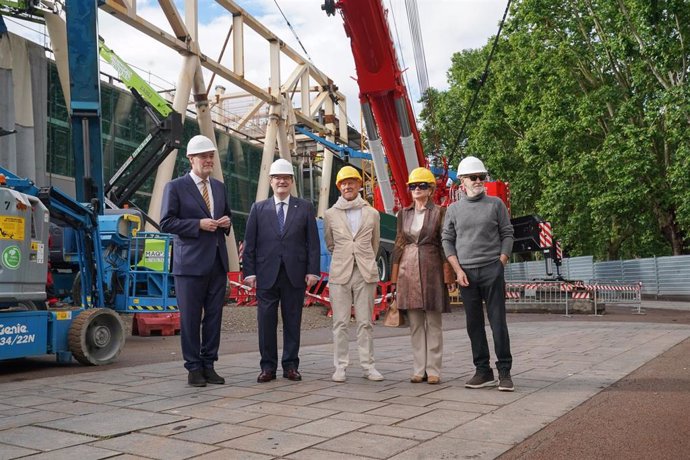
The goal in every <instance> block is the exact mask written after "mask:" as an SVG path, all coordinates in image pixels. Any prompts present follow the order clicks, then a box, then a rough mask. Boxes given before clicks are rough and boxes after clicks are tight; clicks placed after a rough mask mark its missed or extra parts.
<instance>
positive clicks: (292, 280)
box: [242, 159, 320, 383]
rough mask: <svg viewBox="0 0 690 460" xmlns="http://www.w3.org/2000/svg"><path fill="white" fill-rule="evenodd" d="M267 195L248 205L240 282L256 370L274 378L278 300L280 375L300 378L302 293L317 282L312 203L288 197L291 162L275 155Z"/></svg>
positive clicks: (317, 255) (317, 253) (267, 379)
mask: <svg viewBox="0 0 690 460" xmlns="http://www.w3.org/2000/svg"><path fill="white" fill-rule="evenodd" d="M269 175H270V176H271V188H272V189H273V197H271V198H269V199H267V200H264V201H260V202H258V203H254V205H253V206H252V209H251V211H249V218H248V219H247V228H246V230H245V235H244V253H243V258H242V263H243V272H244V276H245V283H246V284H248V285H249V286H251V287H256V298H257V301H258V308H257V320H258V323H259V352H260V353H261V373H260V374H259V377H258V378H257V382H259V383H263V382H270V381H271V380H274V379H275V378H276V369H277V368H278V339H277V332H276V329H277V327H278V304H280V312H281V317H282V319H283V357H282V360H281V361H282V362H281V364H282V368H283V377H285V378H286V379H289V380H302V376H301V374H300V373H299V370H298V368H299V343H300V327H301V324H302V307H303V305H304V291H305V289H306V288H307V287H311V286H313V285H314V284H316V282H317V281H318V280H319V273H320V266H319V262H320V246H319V234H318V230H317V228H316V216H315V212H314V206H313V205H312V204H311V203H310V202H309V201H306V200H303V199H301V198H296V197H294V196H290V189H291V187H292V182H293V180H294V177H293V176H294V172H293V169H292V164H290V162H289V161H287V160H284V159H280V160H276V161H274V162H273V164H272V165H271V169H270V171H269Z"/></svg>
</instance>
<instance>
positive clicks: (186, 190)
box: [160, 174, 231, 276]
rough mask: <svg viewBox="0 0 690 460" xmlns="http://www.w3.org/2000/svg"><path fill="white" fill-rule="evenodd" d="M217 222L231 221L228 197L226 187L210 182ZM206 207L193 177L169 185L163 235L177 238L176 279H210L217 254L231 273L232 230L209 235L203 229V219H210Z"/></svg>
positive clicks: (163, 219) (174, 255)
mask: <svg viewBox="0 0 690 460" xmlns="http://www.w3.org/2000/svg"><path fill="white" fill-rule="evenodd" d="M210 185H211V193H213V207H214V210H213V212H214V216H215V219H219V218H220V217H222V216H224V215H225V216H228V217H231V213H230V206H229V204H228V201H227V197H226V196H225V186H224V185H223V183H222V182H220V181H219V180H217V179H213V178H210ZM210 217H211V215H210V214H209V212H208V210H207V209H206V203H204V199H203V198H202V196H201V193H199V189H198V188H197V186H196V184H194V179H192V177H191V176H190V175H189V174H186V175H184V176H182V177H179V178H177V179H175V180H173V181H170V182H168V183H167V184H166V185H165V191H164V192H163V203H162V205H161V223H160V225H161V231H163V232H165V233H172V234H174V235H175V239H174V241H173V275H196V276H203V275H208V274H209V273H210V272H211V270H212V269H213V263H214V262H215V258H216V251H219V252H220V258H221V260H222V261H223V267H224V268H225V271H226V272H227V271H228V251H227V248H226V246H225V235H226V234H228V233H230V229H229V228H228V229H222V228H219V229H218V230H216V231H215V232H207V231H204V230H201V228H199V221H200V220H201V219H205V218H210Z"/></svg>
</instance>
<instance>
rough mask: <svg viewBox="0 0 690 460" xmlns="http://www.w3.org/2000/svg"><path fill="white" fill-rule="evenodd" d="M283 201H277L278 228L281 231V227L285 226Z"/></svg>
mask: <svg viewBox="0 0 690 460" xmlns="http://www.w3.org/2000/svg"><path fill="white" fill-rule="evenodd" d="M283 206H285V203H283V202H282V201H281V202H280V203H278V230H280V233H283V228H285V211H284V210H283Z"/></svg>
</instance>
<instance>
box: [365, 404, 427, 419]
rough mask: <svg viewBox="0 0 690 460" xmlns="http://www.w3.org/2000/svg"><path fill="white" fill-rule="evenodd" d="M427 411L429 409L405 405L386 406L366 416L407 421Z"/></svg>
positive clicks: (371, 411)
mask: <svg viewBox="0 0 690 460" xmlns="http://www.w3.org/2000/svg"><path fill="white" fill-rule="evenodd" d="M429 410H430V409H427V408H425V407H419V406H408V405H405V404H387V405H385V406H382V407H379V408H378V409H373V410H370V411H368V412H367V413H366V414H367V415H379V416H383V417H393V418H401V419H409V418H414V417H417V416H419V415H422V414H424V413H426V412H429Z"/></svg>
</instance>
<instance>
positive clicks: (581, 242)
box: [422, 0, 690, 259]
mask: <svg viewBox="0 0 690 460" xmlns="http://www.w3.org/2000/svg"><path fill="white" fill-rule="evenodd" d="M688 40H690V2H689V1H687V0H685V1H684V0H675V1H674V0H666V1H664V0H651V1H650V0H517V1H515V2H514V6H513V8H512V10H511V16H510V19H509V21H508V23H507V24H506V27H505V29H504V34H503V37H502V38H501V41H500V43H499V47H498V51H497V53H496V55H495V57H494V60H493V62H492V65H491V74H490V76H489V78H488V80H487V83H486V85H485V87H484V88H483V89H482V93H481V96H480V97H479V99H478V103H477V105H476V107H475V109H474V111H473V113H472V114H471V116H470V120H469V123H468V129H466V133H467V141H466V145H465V147H464V149H463V151H462V152H449V151H448V149H452V145H453V141H454V136H457V130H459V124H460V123H461V121H459V120H462V118H463V117H464V116H465V113H466V111H467V108H468V106H469V101H470V100H471V97H472V93H473V88H472V87H471V86H472V85H468V82H471V81H472V79H473V78H476V75H477V73H478V72H481V71H482V70H483V66H484V63H485V56H486V55H487V54H488V47H489V46H490V43H491V41H490V42H489V44H488V45H487V46H485V47H484V48H483V49H481V50H472V51H467V50H466V51H462V52H459V53H456V55H455V56H454V58H453V63H452V66H451V68H450V70H449V71H448V78H449V83H450V89H449V90H448V91H446V92H441V93H438V94H436V96H435V99H436V100H438V101H439V103H437V104H435V105H434V106H433V113H432V111H427V112H424V113H423V114H422V115H423V116H425V117H426V124H425V131H428V130H429V127H430V126H436V127H439V133H440V134H439V137H441V138H442V139H443V140H442V141H441V144H442V145H444V146H446V149H447V150H446V153H447V154H449V155H451V156H453V157H454V160H453V162H454V163H455V164H457V159H458V157H459V156H463V155H466V154H470V153H472V154H476V155H477V156H480V157H482V158H484V159H485V160H486V161H487V163H488V166H489V168H490V169H491V172H492V174H493V176H494V177H495V178H499V179H503V180H507V181H509V182H510V183H511V191H512V203H513V207H512V208H513V209H512V210H513V215H514V216H518V215H523V214H529V213H538V214H540V215H542V216H543V217H544V218H546V219H548V220H550V221H551V222H552V223H553V224H554V228H555V229H556V231H557V233H558V236H559V238H561V239H562V240H563V242H564V245H565V246H566V247H567V248H568V250H569V252H570V253H571V255H584V254H593V255H594V256H595V257H597V258H598V259H614V258H619V257H626V258H627V257H645V256H650V255H663V254H681V253H687V252H688V251H689V249H690V248H689V245H690V242H689V241H688V234H689V233H688V232H689V230H690V178H689V177H688V171H690V130H689V129H688V128H689V127H690V126H689V125H690V103H689V97H688V96H690V86H689V85H688V81H687V78H688V75H687V74H688V71H689V70H690V68H689V67H688V66H689V64H690V53H689V51H688ZM432 120H433V121H432ZM425 139H428V135H425Z"/></svg>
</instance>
